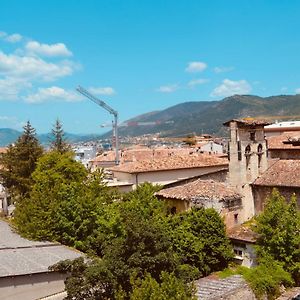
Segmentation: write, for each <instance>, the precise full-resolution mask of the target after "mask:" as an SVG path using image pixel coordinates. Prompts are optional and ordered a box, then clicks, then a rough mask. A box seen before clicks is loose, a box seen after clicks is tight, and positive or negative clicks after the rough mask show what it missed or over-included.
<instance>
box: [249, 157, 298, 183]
mask: <svg viewBox="0 0 300 300" xmlns="http://www.w3.org/2000/svg"><path fill="white" fill-rule="evenodd" d="M299 174H300V160H284V159H281V160H278V161H276V162H275V163H274V164H273V165H272V166H270V167H269V168H268V169H267V170H266V171H265V172H264V173H263V174H262V175H261V176H260V177H258V178H257V179H256V180H255V181H254V182H253V184H254V185H261V186H272V187H273V186H274V187H276V186H284V187H296V188H300V176H299Z"/></svg>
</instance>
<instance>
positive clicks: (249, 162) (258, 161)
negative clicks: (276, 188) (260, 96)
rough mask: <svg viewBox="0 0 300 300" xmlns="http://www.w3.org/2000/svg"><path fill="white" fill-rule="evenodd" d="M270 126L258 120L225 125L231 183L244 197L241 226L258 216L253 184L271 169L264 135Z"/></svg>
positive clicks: (236, 121)
mask: <svg viewBox="0 0 300 300" xmlns="http://www.w3.org/2000/svg"><path fill="white" fill-rule="evenodd" d="M268 124H269V123H267V122H265V121H259V120H236V119H233V120H230V121H228V122H226V123H224V125H225V126H227V127H229V129H230V142H229V146H228V158H229V182H228V183H229V185H230V186H231V187H233V188H235V189H236V190H237V192H238V193H240V194H241V195H242V196H243V200H242V206H243V210H242V215H241V221H242V222H244V221H247V220H249V219H251V218H252V217H253V216H254V214H255V208H254V201H253V194H252V186H251V184H252V182H253V181H254V180H255V179H256V178H257V177H259V176H260V175H261V174H263V173H264V172H265V171H266V170H267V168H268V159H267V144H266V140H265V135H264V126H265V125H268Z"/></svg>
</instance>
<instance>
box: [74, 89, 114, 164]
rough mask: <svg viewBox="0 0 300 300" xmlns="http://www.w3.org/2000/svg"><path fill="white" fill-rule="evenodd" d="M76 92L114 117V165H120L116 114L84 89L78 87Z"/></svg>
mask: <svg viewBox="0 0 300 300" xmlns="http://www.w3.org/2000/svg"><path fill="white" fill-rule="evenodd" d="M76 90H77V91H78V92H79V93H80V94H82V95H83V96H85V97H87V98H88V99H90V100H92V101H93V102H94V103H96V104H98V105H100V106H101V107H103V108H104V109H105V110H106V111H108V112H109V113H110V114H112V115H113V116H114V121H113V138H114V140H115V141H114V142H115V148H116V160H115V162H116V165H118V164H119V163H120V158H119V138H118V112H117V111H116V110H114V109H113V108H111V107H110V106H109V105H107V104H106V103H105V102H104V101H102V100H100V99H98V98H97V97H95V96H93V95H92V94H91V93H90V92H88V91H87V90H86V89H84V88H83V87H81V86H78V87H77V88H76Z"/></svg>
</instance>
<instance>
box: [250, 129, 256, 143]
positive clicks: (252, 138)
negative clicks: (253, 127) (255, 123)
mask: <svg viewBox="0 0 300 300" xmlns="http://www.w3.org/2000/svg"><path fill="white" fill-rule="evenodd" d="M250 141H255V131H251V132H250Z"/></svg>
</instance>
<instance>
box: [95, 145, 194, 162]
mask: <svg viewBox="0 0 300 300" xmlns="http://www.w3.org/2000/svg"><path fill="white" fill-rule="evenodd" d="M191 151H194V149H190V148H153V149H150V148H137V149H125V150H122V151H119V154H120V163H124V162H128V161H137V160H145V159H152V158H161V157H166V156H169V155H188V154H189V152H191ZM115 155H116V152H115V151H107V152H105V153H103V154H101V155H99V156H97V157H96V158H94V159H93V160H92V162H104V161H113V160H115Z"/></svg>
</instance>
